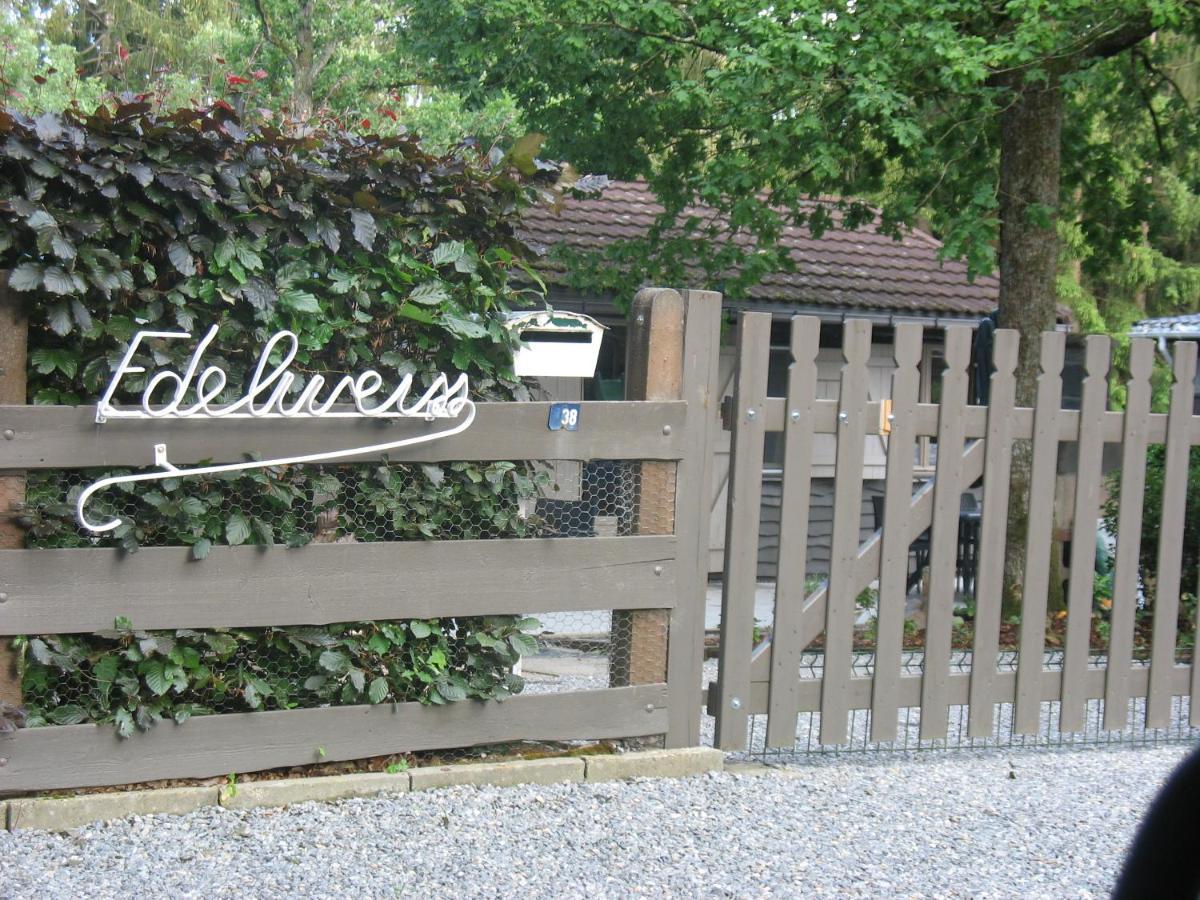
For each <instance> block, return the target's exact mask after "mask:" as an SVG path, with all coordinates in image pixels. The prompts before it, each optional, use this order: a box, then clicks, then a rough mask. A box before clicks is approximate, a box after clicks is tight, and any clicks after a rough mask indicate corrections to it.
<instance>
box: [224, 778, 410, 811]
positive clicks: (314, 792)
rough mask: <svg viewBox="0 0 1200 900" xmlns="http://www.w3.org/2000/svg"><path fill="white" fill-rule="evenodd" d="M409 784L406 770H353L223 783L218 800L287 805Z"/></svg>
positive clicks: (229, 805)
mask: <svg viewBox="0 0 1200 900" xmlns="http://www.w3.org/2000/svg"><path fill="white" fill-rule="evenodd" d="M410 788H411V779H410V778H409V773H408V771H403V772H397V773H396V774H394V775H393V774H389V773H387V772H354V773H351V774H348V775H322V776H318V777H316V778H285V779H283V780H281V781H248V782H245V783H243V784H237V785H222V786H221V793H220V800H219V803H220V805H221V806H223V807H224V808H225V809H253V808H255V807H258V806H290V805H292V804H293V803H307V802H309V801H314V800H315V801H328V800H344V799H347V798H349V797H374V796H376V795H378V794H407V793H408V792H409V790H410Z"/></svg>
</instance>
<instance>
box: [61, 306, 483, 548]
mask: <svg viewBox="0 0 1200 900" xmlns="http://www.w3.org/2000/svg"><path fill="white" fill-rule="evenodd" d="M217 328H218V326H216V325H214V326H212V327H211V328H210V329H209V330H208V333H207V334H205V335H204V337H203V338H201V339H200V341H199V342H197V344H196V346H195V348H194V350H193V351H192V353H191V356H190V357H189V358H188V363H187V367H186V368H185V369H184V371H183V372H176V371H172V370H170V369H164V370H162V371H156V372H154V373H153V374H152V375H151V376H150V378H149V379H148V380H147V381H146V387H145V388H144V389H143V391H142V395H141V402H140V404H139V405H137V406H116V405H114V404H113V397H114V396H115V395H116V394H117V391H118V390H119V389H120V387H121V380H122V379H123V378H125V377H126V376H127V375H140V374H143V373H145V372H146V369H145V368H144V367H143V366H138V365H134V363H133V358H134V355H135V354H136V353H137V351H138V348H139V346H140V345H141V344H142V342H143V341H144V340H146V339H147V338H162V339H168V340H191V339H192V335H191V334H190V333H188V332H176V331H139V332H138V333H137V334H135V335H134V336H133V340H132V341H130V343H129V347H128V349H127V350H126V351H125V355H124V357H122V359H121V362H120V364H119V365H118V366H117V369H116V371H115V372H114V373H113V376H112V380H111V381H109V383H108V388H107V390H105V392H104V396H103V397H101V398H100V402H99V404H98V405H97V407H96V421H97V422H99V423H104V422H107V421H108V420H110V419H321V418H350V419H424V420H425V421H428V422H432V421H435V420H439V419H444V420H448V421H451V422H453V424H449V425H447V427H445V428H442V429H440V430H436V431H432V432H429V433H426V434H420V435H415V436H409V437H405V438H398V439H396V440H391V441H384V442H383V443H377V444H370V445H367V446H356V447H347V448H343V449H337V450H327V451H322V452H320V453H309V454H306V455H303V456H285V457H279V458H276V459H263V460H248V461H246V462H239V463H226V464H223V465H214V466H196V467H194V468H179V467H177V466H174V465H172V464H171V463H170V461H169V460H168V458H167V445H166V444H155V445H154V465H156V466H158V467H159V471H157V472H144V473H141V474H138V475H116V476H113V477H111V478H101V479H100V480H99V481H96V482H94V483H93V484H91V485H88V487H87V488H86V489H84V491H83V492H82V493H81V494H80V495H79V499H78V501H77V502H76V505H75V516H76V519H77V520H78V522H79V524H80V525H81V526H82V527H83V528H84V529H86V530H87V531H90V532H92V533H93V534H103V533H104V532H106V531H111V530H113V529H114V528H116V527H117V526H119V525H120V524H121V520H120V519H117V518H112V519H108V520H106V521H102V522H91V521H89V520H88V518H87V516H86V514H85V508H86V506H87V504H88V501H89V500H90V499H91V498H92V495H93V494H95V493H96V492H97V491H102V490H104V489H105V488H108V487H112V486H113V485H117V484H131V483H135V482H141V481H160V480H162V479H165V478H180V477H183V476H187V475H212V474H217V473H220V472H240V471H245V470H248V469H264V468H268V467H271V466H286V465H298V464H301V463H315V462H329V461H332V460H337V459H345V458H348V457H352V456H361V455H365V454H374V453H381V452H384V451H387V450H397V449H399V448H401V447H408V446H411V445H413V444H421V443H427V442H429V441H434V440H437V439H438V438H443V437H449V436H451V435H455V434H459V433H461V432H463V431H466V429H468V428H469V427H470V426H471V423H472V422H473V421H474V420H475V404H474V403H472V402H471V400H470V399H469V385H468V383H467V376H466V375H463V374H460V375H458V376H457V377H456V378H455V379H454V380H453V381H451V379H450V378H449V377H448V376H446V375H445V374H439V375H438V376H437V377H436V378H435V379H434V380H433V383H432V384H431V385H429V386H428V387H427V388H426V389H425V390H424V392H422V393H420V394H416V392H415V391H414V389H413V378H412V375H404V376H403V377H401V378H400V380H399V382H398V383H396V384H395V385H392V386H390V387H389V386H387V383H386V381H385V380H384V377H383V376H382V375H380V374H379V373H378V372H376V371H375V370H374V369H367V370H366V371H364V372H361V373H359V374H358V375H343V376H341V377H340V378H338V379H336V380H334V381H330V380H329V379H326V378H325V377H324V376H323V375H312V376H308V377H307V380H306V381H301V376H300V375H298V374H297V373H295V372H293V371H292V368H291V367H292V363H293V362H295V359H296V353H297V352H298V351H299V349H300V341H299V339H298V338H297V337H296V335H295V334H293V333H292V332H290V331H280V332H278V333H276V334H275V335H273V336H272V337H271V338H270V340H268V341H267V342H266V343H265V344H263V347H262V350H261V352H260V353H259V358H258V364H257V365H256V366H255V369H254V374H253V375H252V376H251V377H250V380H249V381H248V382H247V383H246V385H245V387H244V388H243V390H242V392H241V394H240V396H237V397H235V398H233V399H229V398H226V399H225V400H220V399H219V398H221V396H222V395H223V394H225V392H226V391H225V389H226V387H227V386H228V383H229V378H228V375H227V374H226V372H225V370H224V369H222V368H221V367H220V366H218V365H204V354H205V351H207V350H208V348H209V346H210V345H211V344H212V342H213V341H214V340H215V339H216V336H217ZM273 357H274V358H275V359H276V360H277V361H275V362H272V361H271V360H272V358H273ZM301 383H302V384H303V387H302V388H300V389H299V390H296V389H295V388H296V386H297V384H301Z"/></svg>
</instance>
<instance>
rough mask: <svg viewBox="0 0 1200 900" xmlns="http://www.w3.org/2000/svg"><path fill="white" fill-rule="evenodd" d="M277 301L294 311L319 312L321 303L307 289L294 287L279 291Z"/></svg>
mask: <svg viewBox="0 0 1200 900" xmlns="http://www.w3.org/2000/svg"><path fill="white" fill-rule="evenodd" d="M279 302H280V303H281V304H282V305H284V306H286V307H287V308H288V309H293V310H295V311H296V312H305V313H319V312H320V311H321V304H320V302H319V301H318V300H317V298H316V297H314V296H313V295H312V294H310V293H309V292H308V291H300V290H296V289H295V288H290V289H288V290H286V291H281V292H280V294H279Z"/></svg>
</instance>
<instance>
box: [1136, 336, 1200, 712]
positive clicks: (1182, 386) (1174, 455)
mask: <svg viewBox="0 0 1200 900" xmlns="http://www.w3.org/2000/svg"><path fill="white" fill-rule="evenodd" d="M1174 353H1175V367H1174V368H1175V372H1174V374H1175V383H1174V384H1173V385H1172V386H1171V407H1170V411H1169V418H1168V419H1167V442H1166V461H1165V463H1164V469H1163V491H1162V519H1161V520H1160V525H1159V530H1158V572H1157V576H1158V577H1157V582H1156V584H1155V586H1154V631H1153V636H1152V637H1151V645H1150V695H1149V697H1147V699H1146V727H1147V728H1165V727H1166V726H1167V725H1169V724H1170V721H1171V688H1170V684H1169V673H1170V670H1171V669H1172V668H1173V667H1174V665H1175V640H1176V637H1177V634H1176V632H1177V630H1178V628H1177V620H1178V617H1179V590H1180V585H1181V576H1182V572H1181V568H1182V565H1183V517H1184V512H1185V510H1186V506H1187V493H1188V492H1187V485H1188V458H1189V455H1190V454H1189V450H1190V449H1191V448H1190V441H1189V440H1188V431H1189V425H1190V423H1191V418H1192V403H1193V399H1192V398H1193V395H1194V388H1193V387H1192V385H1193V383H1194V381H1195V378H1196V344H1195V342H1193V341H1178V342H1176V344H1175V347H1174ZM1197 702H1200V700H1198V699H1197V698H1196V697H1195V696H1193V697H1192V705H1193V706H1195V705H1196V703H1197Z"/></svg>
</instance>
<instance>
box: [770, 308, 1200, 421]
mask: <svg viewBox="0 0 1200 900" xmlns="http://www.w3.org/2000/svg"><path fill="white" fill-rule="evenodd" d="M1059 333H1061V332H1059ZM881 406H882V403H881V401H872V402H870V403H868V404H867V421H868V423H871V422H875V421H877V419H878V416H879V411H880V407H881ZM812 418H813V432H814V433H815V434H835V433H836V432H837V427H838V425H837V401H836V400H817V401H816V405H815V406H814V407H813V417H812ZM1033 420H1034V411H1033V410H1032V409H1027V408H1025V407H1018V408H1017V409H1014V410H1013V420H1012V433H1013V438H1014V439H1015V440H1027V439H1029V438H1030V437H1031V436H1032V434H1033V427H1034V424H1033ZM784 421H785V410H784V400H783V398H782V397H770V398H768V399H767V431H768V432H771V431H783V429H784ZM1124 427H1125V417H1124V414H1123V413H1121V412H1117V411H1110V412H1106V413H1104V418H1103V424H1102V426H1101V434H1102V436H1103V438H1104V441H1105V442H1106V443H1110V444H1115V443H1119V442H1120V440H1121V435H1122V434H1123V432H1124ZM1185 427H1186V428H1187V431H1188V434H1189V435H1190V440H1191V442H1192V443H1193V444H1200V416H1193V417H1192V421H1191V423H1190V424H1189V425H1188V426H1185ZM913 429H914V432H915V433H916V435H917V436H918V437H925V436H929V437H932V436H934V435H936V434H937V429H938V405H937V404H936V403H919V404H917V406H916V408H915V409H914V411H913ZM867 433H868V434H875V433H876V432H875V431H873V430H871V428H870V427H868V430H867ZM986 434H987V409H986V408H984V407H982V406H968V407H967V409H966V412H965V413H964V414H963V436H964V437H967V438H982V437H984V436H985V435H986ZM1077 434H1079V410H1077V409H1064V410H1062V412H1061V414H1060V415H1059V417H1058V436H1059V439H1060V440H1063V441H1073V440H1075V436H1076V435H1077ZM1146 435H1147V437H1148V438H1149V441H1150V443H1151V444H1161V443H1163V441H1165V440H1166V435H1167V416H1166V414H1165V413H1153V414H1151V416H1150V418H1149V420H1148V421H1147V425H1146Z"/></svg>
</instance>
